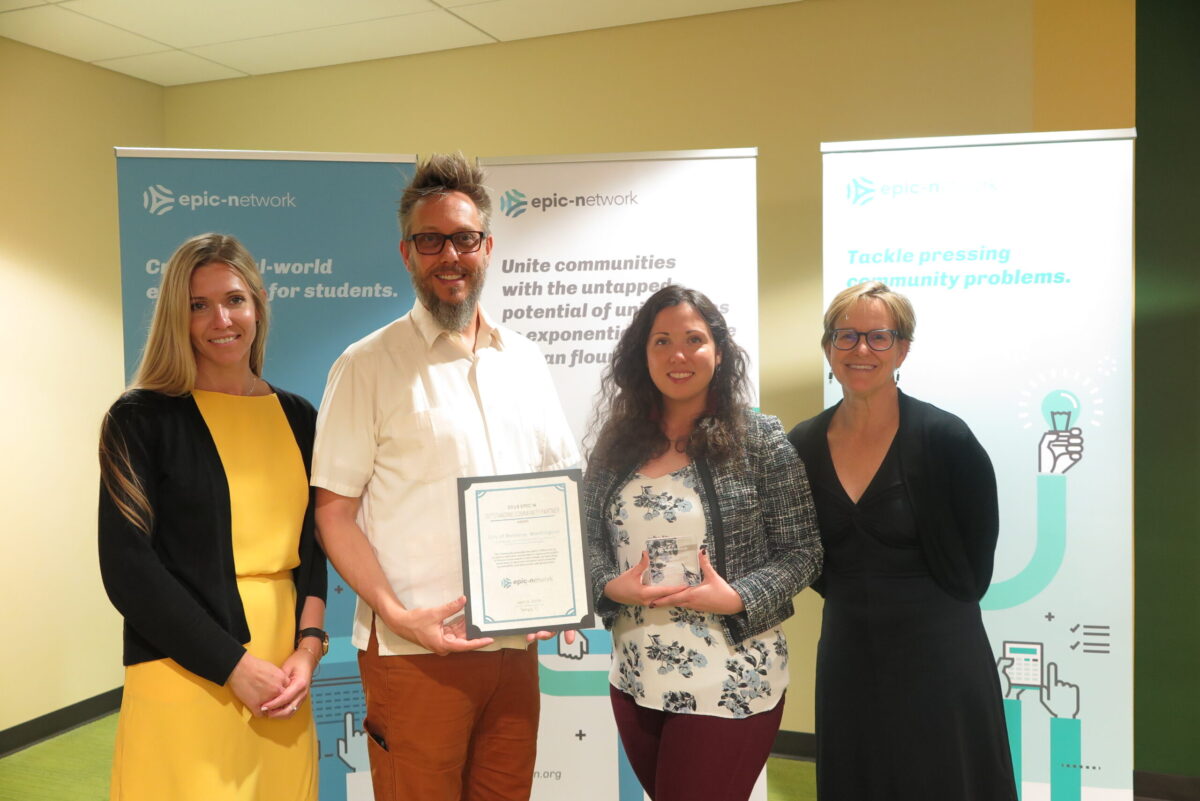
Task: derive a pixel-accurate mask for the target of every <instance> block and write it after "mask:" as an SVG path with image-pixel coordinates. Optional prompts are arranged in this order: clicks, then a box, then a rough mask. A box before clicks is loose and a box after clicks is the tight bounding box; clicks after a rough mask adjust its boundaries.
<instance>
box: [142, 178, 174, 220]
mask: <svg viewBox="0 0 1200 801" xmlns="http://www.w3.org/2000/svg"><path fill="white" fill-rule="evenodd" d="M142 208H144V209H145V210H146V211H148V212H150V213H151V214H154V215H157V216H161V215H163V214H166V213H167V212H168V211H170V210H171V209H173V208H175V193H174V192H172V191H171V190H170V189H167V188H166V187H165V186H163V185H162V184H152V185H150V186H148V187H146V191H145V192H142Z"/></svg>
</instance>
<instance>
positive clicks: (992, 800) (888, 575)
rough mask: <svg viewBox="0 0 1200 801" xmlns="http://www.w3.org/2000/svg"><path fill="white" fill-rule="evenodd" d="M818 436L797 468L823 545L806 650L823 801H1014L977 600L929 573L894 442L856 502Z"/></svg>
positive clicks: (989, 654) (999, 703) (999, 705)
mask: <svg viewBox="0 0 1200 801" xmlns="http://www.w3.org/2000/svg"><path fill="white" fill-rule="evenodd" d="M821 439H822V444H823V447H822V448H821V449H820V456H819V457H818V458H816V459H813V460H812V462H814V463H810V464H808V465H807V467H808V471H809V479H810V481H811V483H812V489H813V497H814V500H815V502H816V507H817V515H818V518H819V520H820V525H821V539H822V541H823V542H824V545H825V572H824V575H823V582H824V585H823V590H824V595H825V609H824V618H823V622H822V628H821V640H820V644H819V646H818V649H817V680H816V691H817V698H816V717H817V720H816V722H817V792H818V797H819V798H820V799H821V801H841V800H843V799H844V800H845V801H875V800H878V801H885V800H886V801H904V800H905V799H912V801H1014V800H1015V799H1016V790H1015V786H1014V783H1013V773H1012V762H1011V758H1010V754H1009V746H1008V739H1007V733H1006V728H1005V723H1004V709H1003V705H1002V701H1001V694H1000V692H1001V691H1000V683H999V679H998V677H997V673H996V666H995V664H994V663H993V661H992V652H991V646H990V645H989V643H988V639H987V635H986V633H985V632H984V628H983V622H982V619H981V617H980V611H979V604H978V603H977V602H970V601H962V600H958V599H956V598H953V597H951V596H950V595H949V594H947V593H946V591H945V590H943V589H942V588H941V587H940V586H939V585H938V583H937V582H936V581H935V580H934V578H933V576H932V575H931V574H930V571H929V568H928V566H927V564H926V561H925V558H924V556H923V554H922V550H921V545H920V539H919V537H918V532H917V525H916V522H915V518H914V515H913V510H912V506H911V503H910V500H909V493H908V491H907V488H906V487H905V483H904V477H903V473H902V471H901V469H900V460H899V455H898V453H897V450H898V448H897V443H896V442H893V443H892V446H891V448H890V449H889V451H888V454H887V456H886V457H885V458H884V460H883V463H882V465H880V468H879V470H878V472H877V473H876V475H875V476H874V478H873V479H872V481H871V483H870V485H869V486H868V487H867V490H866V492H864V493H863V496H862V498H860V499H859V502H858V503H857V504H855V503H853V502H852V501H851V500H850V497H849V496H848V495H847V494H846V492H845V490H844V489H843V488H842V485H841V482H840V481H839V480H838V477H837V473H836V472H835V470H834V467H833V461H832V459H831V457H830V455H829V445H828V442H827V441H825V440H824V437H822V438H821Z"/></svg>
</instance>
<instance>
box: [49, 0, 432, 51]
mask: <svg viewBox="0 0 1200 801" xmlns="http://www.w3.org/2000/svg"><path fill="white" fill-rule="evenodd" d="M63 7H64V8H69V9H72V10H74V11H78V12H79V13H80V14H86V15H87V16H89V17H93V18H95V19H98V20H102V21H104V22H108V23H111V24H112V25H116V26H117V27H120V28H125V29H126V30H130V31H136V32H137V33H140V34H142V35H143V36H148V37H150V38H151V39H156V40H158V41H160V42H164V43H166V44H169V45H171V46H173V47H189V48H190V47H198V46H200V45H207V44H216V43H218V42H228V41H233V40H241V39H253V38H256V37H259V36H270V35H273V34H278V33H290V32H293V31H304V30H311V29H314V28H323V27H328V26H332V25H343V24H346V23H351V22H364V21H367V20H375V19H380V18H384V17H394V16H398V15H401V14H414V13H418V12H421V11H430V10H433V9H436V8H437V6H436V5H435V4H434V3H432V2H431V0H337V2H329V0H205V2H180V1H179V0H68V1H67V2H65V3H63Z"/></svg>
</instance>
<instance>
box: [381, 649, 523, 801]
mask: <svg viewBox="0 0 1200 801" xmlns="http://www.w3.org/2000/svg"><path fill="white" fill-rule="evenodd" d="M358 667H359V672H360V673H361V674H362V683H363V691H364V693H365V694H366V697H367V718H366V720H365V721H364V724H363V727H364V728H365V729H366V731H367V735H368V740H367V752H368V754H369V755H370V757H371V783H372V784H373V785H374V788H375V801H409V799H412V801H460V799H461V801H527V799H528V798H529V794H530V792H531V789H532V786H533V763H534V758H535V756H536V755H537V726H538V714H539V711H540V704H541V694H540V693H539V691H538V663H537V649H536V646H530V647H529V648H527V649H525V650H523V651H518V650H515V649H513V648H502V649H501V650H499V651H471V652H468V653H462V654H450V655H448V656H437V655H435V654H421V655H419V656H379V645H378V642H377V640H376V637H375V632H374V631H372V632H371V641H370V643H369V644H368V646H367V650H365V651H360V652H359V654H358Z"/></svg>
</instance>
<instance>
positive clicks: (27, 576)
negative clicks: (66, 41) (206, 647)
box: [0, 39, 163, 729]
mask: <svg viewBox="0 0 1200 801" xmlns="http://www.w3.org/2000/svg"><path fill="white" fill-rule="evenodd" d="M0 109H3V122H2V123H0V163H2V164H3V170H0V175H2V176H3V178H2V179H0V181H2V189H0V320H3V326H2V327H3V329H4V333H3V335H0V364H2V365H3V369H4V374H5V375H4V381H3V383H2V386H3V391H0V442H2V443H3V449H2V450H0V487H2V488H3V489H2V490H0V492H2V498H3V505H2V507H0V508H2V509H3V512H2V513H0V514H2V518H0V519H2V520H3V523H0V526H2V528H3V533H0V537H2V538H3V540H2V541H3V551H2V552H3V557H2V558H0V588H3V589H2V590H0V593H2V595H0V598H2V599H3V609H4V617H5V628H6V630H7V631H6V640H7V642H8V648H7V649H6V652H7V653H6V655H5V657H4V658H3V659H0V688H3V689H2V690H0V695H2V696H3V699H4V700H3V702H0V729H4V728H7V727H9V726H13V725H16V724H18V723H23V722H25V721H26V720H29V719H31V718H34V717H37V716H39V715H43V714H45V713H47V712H51V711H53V710H55V709H59V708H61V707H64V706H67V705H68V704H71V703H74V702H76V701H80V700H82V699H84V698H89V697H91V696H93V695H97V694H98V693H101V692H105V691H106V690H111V689H112V688H113V687H116V686H119V685H120V683H121V681H122V678H121V660H120V637H121V624H120V618H118V617H117V615H116V614H115V613H114V612H112V609H111V607H110V606H109V605H108V600H107V599H106V598H105V597H104V591H103V589H102V588H101V586H100V577H99V575H98V573H97V567H96V497H97V496H96V486H97V480H98V476H99V473H98V470H97V467H96V434H97V432H98V431H99V423H100V415H101V414H102V413H103V411H104V409H105V408H106V406H107V405H108V403H110V402H111V401H112V399H113V398H114V397H115V396H116V395H117V394H118V393H119V392H120V391H121V382H122V379H121V376H122V371H121V305H120V304H121V287H120V283H119V261H118V258H119V254H118V249H117V193H116V165H115V163H114V160H113V153H112V148H113V145H116V144H120V143H122V142H130V141H134V142H139V143H142V144H147V145H161V144H162V136H163V125H162V114H163V90H162V89H161V88H160V87H157V86H152V85H150V84H148V83H145V82H144V81H139V80H135V79H133V78H129V77H127V76H124V75H118V74H116V73H114V72H109V71H108V70H101V69H97V68H95V67H91V66H88V65H87V64H83V63H80V62H78V61H73V60H71V59H68V58H63V57H61V56H57V55H54V54H52V53H47V52H46V51H44V50H37V49H34V48H32V47H26V46H25V45H22V44H18V43H16V42H13V41H10V40H8V39H0Z"/></svg>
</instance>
